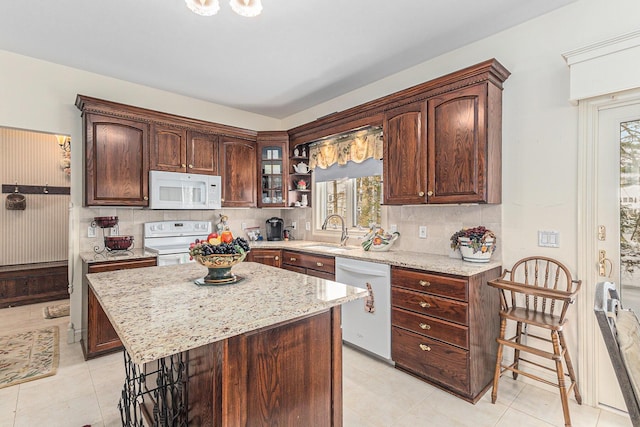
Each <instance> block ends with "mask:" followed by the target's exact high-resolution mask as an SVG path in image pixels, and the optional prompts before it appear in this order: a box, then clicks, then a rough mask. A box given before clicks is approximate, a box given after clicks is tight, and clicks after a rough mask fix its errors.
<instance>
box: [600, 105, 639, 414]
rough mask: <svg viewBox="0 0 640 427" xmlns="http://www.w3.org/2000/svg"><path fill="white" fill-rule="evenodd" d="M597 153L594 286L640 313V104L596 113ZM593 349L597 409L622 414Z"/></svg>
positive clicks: (606, 366) (608, 372)
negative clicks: (598, 261) (613, 289)
mask: <svg viewBox="0 0 640 427" xmlns="http://www.w3.org/2000/svg"><path fill="white" fill-rule="evenodd" d="M597 147H598V150H597V175H598V176H597V225H598V230H597V233H598V237H597V238H598V243H597V249H598V254H597V256H598V258H601V257H603V256H605V257H606V259H605V260H604V262H603V263H602V264H603V266H602V267H599V270H600V271H599V273H598V275H599V281H603V280H611V281H613V282H615V283H616V284H617V285H618V289H619V293H620V297H621V301H622V305H623V306H624V307H625V308H631V309H633V310H634V311H635V312H636V313H640V104H632V105H625V106H616V107H612V108H608V109H602V110H600V112H599V114H598V141H597ZM602 251H605V252H602ZM596 345H597V346H598V349H599V350H598V355H597V360H598V369H597V375H598V381H597V384H598V387H597V399H598V403H600V404H604V405H608V406H611V407H614V408H618V409H622V410H626V407H625V404H624V400H623V398H622V394H621V393H620V388H619V386H618V383H617V381H616V379H615V374H614V372H613V368H612V367H611V362H610V360H609V356H608V354H607V352H606V349H605V348H604V341H603V340H602V337H601V336H599V337H598V339H597V342H596Z"/></svg>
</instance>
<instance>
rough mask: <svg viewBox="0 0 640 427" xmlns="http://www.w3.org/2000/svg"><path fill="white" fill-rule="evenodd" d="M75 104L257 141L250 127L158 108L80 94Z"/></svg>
mask: <svg viewBox="0 0 640 427" xmlns="http://www.w3.org/2000/svg"><path fill="white" fill-rule="evenodd" d="M75 105H76V107H77V108H78V109H79V110H81V111H82V113H83V114H85V113H96V114H102V115H105V116H110V117H115V118H121V119H127V120H136V121H140V122H144V123H149V124H152V123H155V124H161V125H163V126H166V127H168V128H174V129H195V130H198V131H199V132H208V133H213V134H218V135H226V136H232V137H236V138H241V139H246V140H249V141H255V140H256V135H257V132H256V131H253V130H249V129H244V128H239V127H235V126H229V125H224V124H220V123H213V122H208V121H204V120H198V119H193V118H190V117H184V116H179V115H175V114H169V113H163V112H160V111H156V110H149V109H146V108H141V107H135V106H131V105H126V104H120V103H118V102H112V101H107V100H103V99H98V98H92V97H90V96H86V95H80V94H78V95H77V96H76V102H75Z"/></svg>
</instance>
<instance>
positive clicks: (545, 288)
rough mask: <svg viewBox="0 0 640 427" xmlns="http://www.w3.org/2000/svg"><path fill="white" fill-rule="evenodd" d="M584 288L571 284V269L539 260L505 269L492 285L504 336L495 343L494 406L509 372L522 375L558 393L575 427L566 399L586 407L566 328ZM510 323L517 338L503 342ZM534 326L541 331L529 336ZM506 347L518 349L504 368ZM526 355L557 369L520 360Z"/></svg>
mask: <svg viewBox="0 0 640 427" xmlns="http://www.w3.org/2000/svg"><path fill="white" fill-rule="evenodd" d="M580 285H581V281H579V280H573V279H572V278H571V273H570V272H569V269H568V268H567V267H565V266H564V265H563V264H562V263H560V262H559V261H556V260H554V259H552V258H547V257H540V256H538V257H528V258H523V259H521V260H520V261H518V262H516V263H515V264H514V266H513V268H512V269H511V271H509V270H505V271H504V273H503V274H502V276H501V277H500V278H498V279H496V280H492V281H490V282H489V286H492V287H494V288H497V289H498V290H499V291H500V306H501V307H500V336H499V337H498V338H497V339H496V341H497V342H498V355H497V358H496V370H495V373H494V377H493V390H492V392H491V401H492V402H493V403H495V402H496V398H497V397H498V380H499V379H500V376H501V375H502V374H503V373H504V372H505V371H511V372H512V373H513V378H514V379H516V378H518V374H522V375H524V376H526V377H528V378H531V379H534V380H537V381H541V382H543V383H545V384H548V385H552V386H555V387H558V388H559V391H560V399H561V401H562V410H563V413H564V422H565V426H571V416H570V414H569V399H568V396H569V394H570V393H571V392H572V391H573V392H574V394H575V398H576V401H577V402H578V403H579V404H582V397H581V396H580V392H579V390H578V385H577V382H576V374H575V371H574V369H573V364H572V363H571V358H570V357H569V351H568V350H567V345H566V342H565V338H564V334H563V328H564V326H565V324H566V323H567V319H566V315H567V309H568V308H569V305H570V304H571V303H573V301H574V300H575V297H576V294H577V293H578V291H579V290H580ZM508 321H510V322H514V323H515V335H513V336H512V337H511V338H506V337H505V333H506V330H507V322H508ZM530 326H532V327H536V328H538V329H536V330H534V331H529V327H530ZM544 330H547V331H549V332H550V335H551V336H550V338H546V337H543V336H540V335H534V333H540V332H543V331H544ZM532 332H534V333H532ZM505 346H507V347H510V348H513V349H514V358H513V363H511V364H509V365H504V364H503V363H502V353H503V350H504V347H505ZM538 347H542V348H538ZM523 352H524V353H529V354H531V355H533V356H536V357H538V358H542V359H548V360H551V361H552V362H553V366H554V367H553V368H551V367H549V366H547V365H549V364H548V363H547V364H546V365H544V364H542V363H539V362H541V361H540V360H539V359H536V360H537V361H533V360H528V359H524V358H523V357H521V353H523ZM521 362H527V363H529V364H531V365H534V366H536V367H538V368H542V369H546V370H549V371H553V372H555V373H556V377H557V382H552V381H549V380H547V379H544V378H542V377H540V376H538V375H535V374H533V373H530V372H525V371H523V370H522V369H521ZM563 362H564V365H563ZM565 371H566V373H565ZM565 377H569V379H570V385H569V386H568V387H567V385H566V384H565Z"/></svg>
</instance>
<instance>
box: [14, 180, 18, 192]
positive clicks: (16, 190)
mask: <svg viewBox="0 0 640 427" xmlns="http://www.w3.org/2000/svg"><path fill="white" fill-rule="evenodd" d="M13 192H14V193H19V192H20V191H19V190H18V181H16V189H15V190H13Z"/></svg>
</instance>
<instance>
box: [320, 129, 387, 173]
mask: <svg viewBox="0 0 640 427" xmlns="http://www.w3.org/2000/svg"><path fill="white" fill-rule="evenodd" d="M381 158H382V128H380V127H375V128H367V129H363V130H360V131H356V132H352V133H349V134H345V135H340V136H337V137H335V138H330V139H325V140H322V141H318V142H315V143H312V144H311V145H310V146H309V167H310V168H311V169H315V168H320V169H326V168H328V167H330V166H331V165H334V164H336V163H337V164H338V165H346V164H347V162H349V161H352V162H354V163H362V162H364V161H365V160H367V159H376V160H379V159H381Z"/></svg>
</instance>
